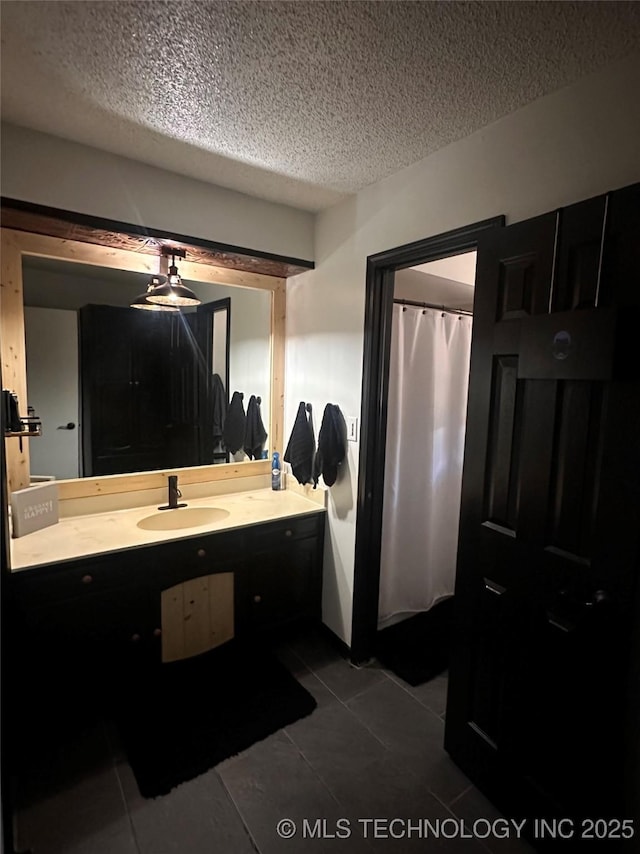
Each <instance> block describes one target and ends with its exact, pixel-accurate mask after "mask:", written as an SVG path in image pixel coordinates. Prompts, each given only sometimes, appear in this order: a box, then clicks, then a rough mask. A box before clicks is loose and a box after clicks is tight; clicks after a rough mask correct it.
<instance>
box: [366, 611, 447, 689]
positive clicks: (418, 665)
mask: <svg viewBox="0 0 640 854" xmlns="http://www.w3.org/2000/svg"><path fill="white" fill-rule="evenodd" d="M452 615H453V597H451V598H449V599H442V600H440V602H438V603H437V604H436V605H434V606H433V607H432V608H431V609H430V610H429V611H425V612H424V613H422V614H415V615H414V616H413V617H409V619H408V620H403V621H402V622H401V623H396V624H395V625H393V626H389V628H388V629H382V631H379V632H378V635H377V639H376V657H377V658H378V660H379V661H380V662H381V663H382V664H384V666H385V667H388V668H389V670H391V671H392V672H393V673H395V674H396V676H399V677H400V678H401V679H404V681H405V682H408V683H409V685H414V686H415V685H421V684H422V683H423V682H428V681H429V680H430V679H433V678H434V676H437V675H438V674H439V673H442V671H443V670H446V669H447V667H448V666H449V647H450V643H451V620H452Z"/></svg>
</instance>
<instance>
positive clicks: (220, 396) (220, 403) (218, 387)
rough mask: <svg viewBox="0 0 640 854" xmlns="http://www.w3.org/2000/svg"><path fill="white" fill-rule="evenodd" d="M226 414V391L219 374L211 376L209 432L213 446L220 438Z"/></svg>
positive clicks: (215, 445) (217, 443)
mask: <svg viewBox="0 0 640 854" xmlns="http://www.w3.org/2000/svg"><path fill="white" fill-rule="evenodd" d="M226 416H227V393H226V391H225V390H224V384H223V382H222V379H221V378H220V375H219V374H213V376H212V377H211V417H212V422H211V432H212V433H213V447H214V448H216V447H217V446H218V445H219V443H220V442H221V440H222V434H223V433H224V422H225V420H226Z"/></svg>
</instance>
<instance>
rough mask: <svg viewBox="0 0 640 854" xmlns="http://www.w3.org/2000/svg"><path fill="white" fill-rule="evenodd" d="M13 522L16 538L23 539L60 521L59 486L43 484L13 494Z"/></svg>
mask: <svg viewBox="0 0 640 854" xmlns="http://www.w3.org/2000/svg"><path fill="white" fill-rule="evenodd" d="M11 521H12V533H13V536H14V537H23V536H24V535H25V534H31V533H32V532H33V531H39V530H40V528H47V527H48V526H49V525H55V524H56V522H57V521H58V485H57V484H56V483H42V484H39V485H38V486H29V487H27V489H19V490H17V492H12V493H11Z"/></svg>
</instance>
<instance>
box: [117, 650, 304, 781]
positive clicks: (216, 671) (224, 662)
mask: <svg viewBox="0 0 640 854" xmlns="http://www.w3.org/2000/svg"><path fill="white" fill-rule="evenodd" d="M123 687H124V688H126V690H123V691H122V692H119V699H118V701H117V707H116V709H115V718H116V723H117V724H118V729H119V731H120V736H121V739H122V742H123V745H124V748H125V750H126V753H127V758H128V760H129V764H130V765H131V768H132V770H133V773H134V775H135V778H136V780H137V783H138V787H139V789H140V794H141V795H142V796H143V797H145V798H154V797H157V796H158V795H164V794H167V792H169V791H170V790H171V789H172V788H174V787H175V786H177V785H179V784H180V783H184V782H186V781H187V780H191V779H193V778H194V777H197V776H198V775H199V774H203V773H204V772H205V771H208V770H209V768H212V767H213V766H214V765H217V763H218V762H221V761H222V760H223V759H227V758H228V757H229V756H233V755H234V754H236V753H239V752H240V751H242V750H245V749H246V748H247V747H250V746H251V745H252V744H254V743H255V742H256V741H260V740H261V739H263V738H266V737H267V736H268V735H271V734H272V733H274V732H276V731H277V730H278V729H280V728H281V727H284V726H287V725H288V724H291V723H293V722H294V721H296V720H298V719H299V718H303V717H306V715H309V714H311V712H312V711H313V710H314V709H315V707H316V701H315V700H314V699H313V697H312V696H311V695H310V694H309V693H308V692H307V691H306V690H305V689H304V688H303V687H302V686H301V685H300V684H299V683H298V682H297V681H296V680H295V679H294V677H293V676H291V674H290V673H289V672H288V671H287V670H286V668H285V667H283V665H282V664H280V662H279V661H278V660H277V659H276V658H275V657H273V656H272V655H271V654H269V653H264V652H261V651H260V650H259V649H258V650H256V649H251V648H250V647H243V646H241V645H240V644H238V643H237V642H235V641H231V642H229V643H227V644H225V645H224V646H223V647H219V648H218V649H214V650H212V651H211V652H207V653H204V654H203V655H198V656H196V657H194V658H189V659H186V660H184V661H178V662H172V663H169V664H163V665H158V666H156V667H148V668H144V669H142V670H140V671H139V672H137V673H132V674H130V675H129V677H128V679H127V680H126V685H125V686H123Z"/></svg>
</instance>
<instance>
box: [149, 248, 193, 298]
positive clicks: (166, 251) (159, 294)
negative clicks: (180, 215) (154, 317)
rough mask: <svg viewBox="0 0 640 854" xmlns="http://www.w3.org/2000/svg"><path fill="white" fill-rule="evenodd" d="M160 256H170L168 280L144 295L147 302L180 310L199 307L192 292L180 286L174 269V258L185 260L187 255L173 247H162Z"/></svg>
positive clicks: (179, 280) (180, 281) (175, 268)
mask: <svg viewBox="0 0 640 854" xmlns="http://www.w3.org/2000/svg"><path fill="white" fill-rule="evenodd" d="M162 254H163V255H165V256H167V257H169V256H171V266H170V267H169V271H168V272H169V279H168V281H167V283H166V284H162V285H159V286H158V287H155V288H153V291H152V292H151V293H149V294H147V295H146V298H147V301H148V302H151V303H153V304H154V305H159V306H163V307H164V306H169V307H171V308H175V307H176V306H177V307H179V308H182V307H183V306H188V305H200V300H199V299H198V297H197V296H196V295H195V294H194V292H193V291H192V290H191V289H190V288H187V287H186V286H185V285H183V284H182V279H181V278H180V274H179V273H178V268H177V267H176V258H186V255H187V253H186V252H185V250H184V249H174V248H173V247H169V246H163V248H162Z"/></svg>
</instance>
